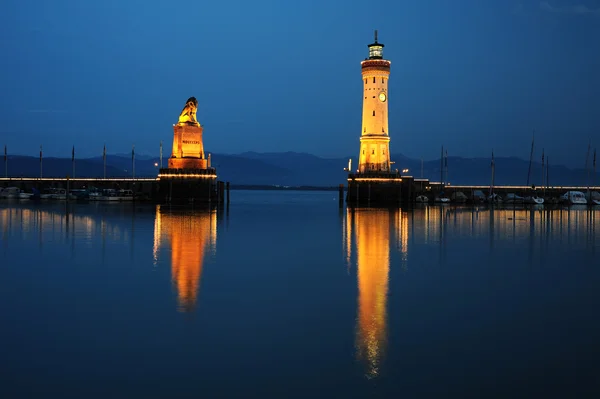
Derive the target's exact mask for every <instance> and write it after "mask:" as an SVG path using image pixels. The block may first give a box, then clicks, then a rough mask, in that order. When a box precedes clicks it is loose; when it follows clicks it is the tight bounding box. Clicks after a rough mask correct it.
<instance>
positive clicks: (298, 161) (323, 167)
mask: <svg viewBox="0 0 600 399" xmlns="http://www.w3.org/2000/svg"><path fill="white" fill-rule="evenodd" d="M350 158H352V169H355V168H356V165H357V163H356V157H344V158H321V157H317V156H315V155H311V154H305V153H297V152H281V153H256V152H245V153H242V154H237V155H227V154H212V166H214V167H216V168H217V173H218V175H219V179H220V180H223V181H229V182H231V183H232V184H235V185H282V186H337V185H338V184H340V183H345V182H346V172H344V168H346V167H347V166H348V159H350ZM392 160H393V161H395V164H394V165H393V168H394V169H399V170H402V169H408V170H409V172H408V174H409V175H412V176H415V177H421V161H420V160H418V159H411V158H408V157H406V156H404V155H402V154H394V155H393V156H392ZM495 161H496V179H495V182H496V184H497V185H505V184H518V185H524V184H526V183H527V170H528V168H529V161H526V160H523V159H519V158H515V157H497V158H496V159H495ZM167 162H168V161H167V158H164V159H163V164H164V166H166V165H167ZM106 163H107V167H106V174H107V177H130V176H131V166H132V165H131V156H130V155H123V156H121V155H107V159H106ZM158 164H159V159H158V158H152V157H144V159H138V158H137V156H136V162H135V175H136V176H137V177H151V176H156V175H157V173H158V168H159V167H158ZM490 164H491V160H490V159H489V158H462V157H449V158H448V180H449V182H450V183H451V184H454V185H462V184H481V185H489V184H490V180H491V167H490ZM43 167H44V169H43V173H44V176H45V177H64V176H66V175H71V174H72V170H71V159H70V158H44V160H43ZM8 170H9V172H10V175H11V176H22V177H35V176H39V174H40V163H39V158H37V157H26V156H9V165H8ZM440 170H441V169H440V160H439V159H438V160H433V161H425V162H423V170H422V176H423V177H425V178H427V179H430V180H431V181H439V180H440ZM0 171H1V172H2V175H4V166H3V165H2V166H0ZM102 175H103V169H102V157H94V158H86V159H76V160H75V177H79V176H85V177H102ZM549 177H550V184H551V185H586V184H587V173H586V172H585V170H583V169H569V168H566V167H564V166H561V165H551V166H550V173H549ZM599 177H600V175H599V174H596V175H595V179H593V180H592V181H593V182H594V183H593V184H596V185H598V184H600V178H599ZM541 182H542V166H541V164H540V163H539V162H534V163H533V165H532V171H531V179H530V184H535V185H540V184H541Z"/></svg>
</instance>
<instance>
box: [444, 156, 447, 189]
mask: <svg viewBox="0 0 600 399" xmlns="http://www.w3.org/2000/svg"><path fill="white" fill-rule="evenodd" d="M445 167H446V180H444V181H445V182H446V184H448V150H446V161H445Z"/></svg>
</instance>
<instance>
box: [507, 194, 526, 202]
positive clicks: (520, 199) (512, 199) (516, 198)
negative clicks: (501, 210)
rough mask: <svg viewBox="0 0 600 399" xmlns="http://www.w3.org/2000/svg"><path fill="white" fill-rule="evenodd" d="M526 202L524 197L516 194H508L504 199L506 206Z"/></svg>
mask: <svg viewBox="0 0 600 399" xmlns="http://www.w3.org/2000/svg"><path fill="white" fill-rule="evenodd" d="M524 200H525V199H524V198H523V197H521V196H519V195H517V194H514V193H508V194H506V197H504V203H506V204H522V203H523V202H524Z"/></svg>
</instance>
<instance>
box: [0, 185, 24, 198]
mask: <svg viewBox="0 0 600 399" xmlns="http://www.w3.org/2000/svg"><path fill="white" fill-rule="evenodd" d="M20 194H21V189H19V187H5V188H4V189H3V190H2V191H1V192H0V198H6V199H11V198H19V195H20Z"/></svg>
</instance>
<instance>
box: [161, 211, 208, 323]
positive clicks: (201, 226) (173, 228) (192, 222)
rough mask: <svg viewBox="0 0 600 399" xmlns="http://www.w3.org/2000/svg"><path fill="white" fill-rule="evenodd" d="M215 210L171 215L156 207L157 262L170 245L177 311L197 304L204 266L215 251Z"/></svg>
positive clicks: (184, 310)
mask: <svg viewBox="0 0 600 399" xmlns="http://www.w3.org/2000/svg"><path fill="white" fill-rule="evenodd" d="M216 240H217V213H216V211H215V210H205V211H195V212H174V211H173V212H171V211H168V210H162V209H161V208H160V207H157V210H156V218H155V221H154V259H155V262H158V260H159V259H160V257H161V256H160V254H161V252H162V251H164V250H165V249H167V250H168V247H169V246H170V253H171V280H172V283H173V287H174V289H175V291H176V294H177V302H178V310H179V311H181V312H189V311H192V310H193V309H194V307H195V306H196V303H197V301H198V293H199V290H200V281H201V277H202V266H203V263H204V261H205V257H206V255H207V254H208V253H210V252H213V251H214V250H215V249H216Z"/></svg>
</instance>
